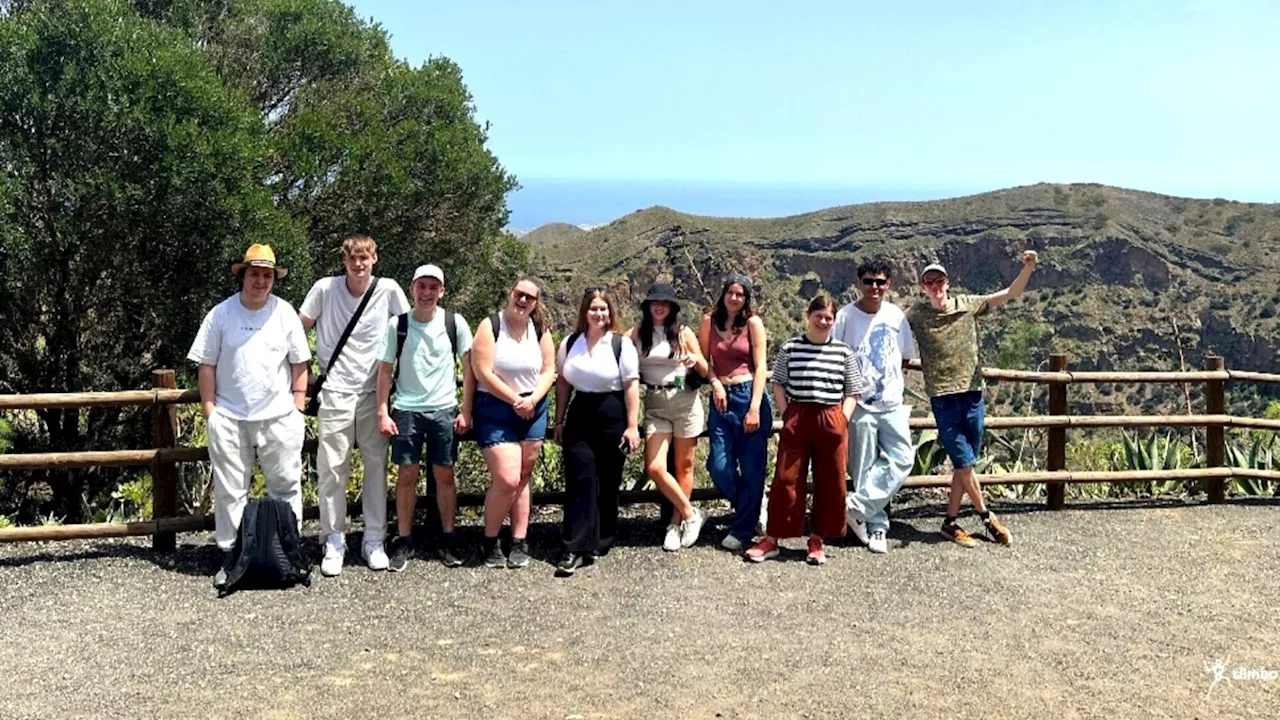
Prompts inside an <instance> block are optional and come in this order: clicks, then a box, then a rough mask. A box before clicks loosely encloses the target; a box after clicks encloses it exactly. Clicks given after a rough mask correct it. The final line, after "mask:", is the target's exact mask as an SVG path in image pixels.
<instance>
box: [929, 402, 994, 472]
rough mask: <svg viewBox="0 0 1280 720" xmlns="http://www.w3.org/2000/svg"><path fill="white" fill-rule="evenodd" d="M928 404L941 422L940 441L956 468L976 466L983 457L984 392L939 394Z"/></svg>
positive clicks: (939, 424)
mask: <svg viewBox="0 0 1280 720" xmlns="http://www.w3.org/2000/svg"><path fill="white" fill-rule="evenodd" d="M929 403H930V404H931V405H932V406H933V418H934V420H936V421H937V423H938V442H940V443H942V447H943V448H945V449H946V451H947V457H950V458H951V465H952V467H954V468H957V469H960V468H967V467H973V466H974V465H975V464H977V462H978V456H979V455H981V454H982V426H983V420H984V417H985V415H986V407H985V405H984V404H983V401H982V391H981V390H971V391H969V392H966V393H956V394H954V395H939V396H938V397H935V398H932V399H931V400H930V401H929Z"/></svg>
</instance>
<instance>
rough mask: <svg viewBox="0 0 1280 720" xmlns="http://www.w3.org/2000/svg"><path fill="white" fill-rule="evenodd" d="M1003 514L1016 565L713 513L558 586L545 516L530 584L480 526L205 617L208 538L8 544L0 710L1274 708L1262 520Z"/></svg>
mask: <svg viewBox="0 0 1280 720" xmlns="http://www.w3.org/2000/svg"><path fill="white" fill-rule="evenodd" d="M1003 510H1004V511H1005V512H1004V517H1005V519H1006V521H1007V524H1008V525H1009V527H1010V529H1011V530H1012V531H1013V533H1014V545H1013V546H1012V547H1008V548H1005V547H1000V546H996V545H994V544H991V543H988V542H983V543H980V544H979V546H978V547H977V548H974V549H964V548H961V547H959V546H956V545H954V544H950V543H946V542H943V541H942V539H941V538H939V537H938V535H937V534H936V530H937V527H938V524H939V522H940V515H939V514H938V511H939V508H937V507H935V506H916V507H901V508H897V509H896V510H895V525H894V528H893V530H892V531H891V533H890V535H891V541H890V545H891V550H890V553H889V554H888V555H885V556H875V555H872V554H870V553H869V552H867V551H866V549H865V548H860V547H855V546H854V545H852V544H849V543H845V544H836V545H835V546H833V547H832V549H831V550H830V557H831V559H830V562H829V563H828V564H827V565H826V566H824V567H820V568H815V567H810V566H808V565H806V564H805V563H804V562H803V553H802V552H801V551H800V549H799V548H800V547H801V545H800V544H799V543H791V545H792V547H793V548H794V550H793V551H792V552H791V553H789V554H786V555H784V558H783V560H782V561H773V562H768V563H765V564H763V565H759V566H757V565H749V564H746V563H744V562H742V561H741V560H740V559H739V558H738V557H736V556H735V555H732V554H730V553H728V552H726V551H723V550H721V549H720V548H719V547H718V544H717V543H718V541H719V539H720V537H721V536H722V535H723V533H724V529H725V523H726V521H727V518H726V517H725V516H724V515H723V514H720V515H718V516H717V517H715V520H714V522H713V524H712V525H711V526H709V527H708V529H707V530H706V531H705V533H704V536H703V539H702V541H701V543H700V544H699V545H698V546H696V547H694V548H691V549H689V550H684V551H681V552H678V553H664V552H662V551H661V550H660V549H659V547H658V544H659V542H660V537H659V533H658V530H659V527H658V523H657V521H656V519H655V518H654V517H653V516H652V515H646V514H645V511H643V510H642V511H640V513H639V514H638V515H637V516H635V517H632V518H631V519H630V520H628V521H627V523H626V524H625V527H624V531H625V532H624V536H625V537H626V538H627V540H626V542H627V544H626V545H624V546H620V547H618V548H616V549H615V550H614V551H613V552H612V553H611V554H610V555H609V556H607V557H605V558H602V559H601V561H600V562H599V563H598V564H597V565H596V566H594V567H590V568H587V569H584V570H582V571H580V572H579V575H578V576H577V577H575V578H572V579H558V578H555V577H553V573H552V569H551V566H550V565H549V564H548V563H549V562H550V561H551V559H552V558H553V556H554V553H555V550H556V540H557V532H558V527H557V525H556V520H557V516H554V515H553V516H550V517H547V518H545V522H541V523H538V524H537V525H536V526H535V529H534V532H533V533H532V536H531V540H532V542H533V546H534V547H533V550H534V554H535V555H536V556H537V559H538V562H536V563H535V564H534V565H532V566H531V567H529V568H526V569H524V570H491V569H487V568H484V567H482V566H481V565H480V556H479V549H478V544H479V537H480V535H479V530H478V528H475V527H474V526H469V527H467V528H465V529H464V532H463V539H464V540H465V541H467V542H468V543H469V544H470V553H471V554H470V557H469V559H468V560H469V562H468V565H467V566H466V567H463V568H459V569H456V570H448V569H446V568H444V567H442V566H441V565H440V564H438V563H437V562H433V561H431V560H429V559H426V558H423V559H420V560H416V561H415V562H414V563H412V564H411V565H410V566H409V568H408V570H406V571H405V572H403V573H399V574H386V573H374V572H371V571H369V570H368V569H366V568H364V567H363V566H362V565H360V564H359V563H358V562H356V561H355V560H352V559H349V560H348V563H347V568H346V570H345V572H344V573H343V574H342V576H341V577H339V578H337V579H328V578H323V577H320V576H319V573H318V570H317V573H316V577H315V581H314V583H313V584H312V586H311V587H310V588H298V589H295V590H289V591H271V592H269V591H259V592H242V593H237V594H234V595H232V596H230V597H228V598H225V599H221V600H220V599H217V597H216V595H215V593H214V591H213V590H212V588H211V586H210V584H209V576H210V575H211V574H212V572H213V570H214V569H215V566H216V562H217V557H216V551H214V550H213V549H212V548H211V547H210V546H209V544H208V543H209V538H208V537H207V536H204V535H191V536H184V537H181V538H180V540H179V544H180V547H179V550H178V552H177V553H176V554H174V555H157V554H153V553H152V552H151V551H150V550H149V549H148V547H149V545H148V541H147V540H146V539H135V540H128V541H113V542H108V541H98V542H71V543H58V544H42V545H36V544H21V545H7V546H0V668H3V669H4V672H3V673H2V674H0V717H3V718H375V717H376V718H477V717H478V718H558V719H567V718H583V719H584V720H585V719H586V718H869V719H876V720H879V719H881V718H895V717H921V718H1046V717H1052V718H1062V719H1071V718H1243V717H1257V718H1275V717H1280V680H1277V679H1268V678H1269V677H1272V676H1273V675H1275V674H1280V672H1276V671H1280V630H1278V629H1277V617H1278V612H1277V611H1280V573H1278V572H1277V571H1278V570H1280V529H1278V528H1280V504H1277V502H1276V501H1270V500H1269V501H1262V502H1234V503H1231V504H1227V505H1222V506H1205V505H1199V504H1191V503H1184V502H1180V501H1167V502H1151V503H1136V502H1129V503H1122V504H1117V505H1090V506H1080V505H1077V506H1075V507H1074V508H1073V509H1070V510H1067V511H1063V512H1048V511H1045V510H1042V509H1039V508H1036V507H1026V508H1022V507H1017V506H1014V507H1008V506H1006V507H1004V508H1003ZM968 522H969V524H970V526H971V527H972V528H973V529H974V530H976V529H977V523H976V520H975V519H974V518H969V520H968ZM357 540H358V539H357V538H354V537H353V538H352V539H351V544H352V545H353V546H355V543H356V542H357ZM313 547H314V546H313ZM1216 661H1221V663H1220V664H1219V665H1218V673H1216V674H1215V672H1214V663H1215V662H1216ZM1250 671H1252V674H1250ZM1268 671H1270V673H1271V674H1268ZM1215 677H1216V678H1218V680H1217V681H1216V682H1215Z"/></svg>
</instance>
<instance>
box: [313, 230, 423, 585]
mask: <svg viewBox="0 0 1280 720" xmlns="http://www.w3.org/2000/svg"><path fill="white" fill-rule="evenodd" d="M377 262H378V244H377V243H376V242H374V240H373V238H371V237H369V236H367V235H353V236H351V237H349V238H347V239H346V240H344V241H343V243H342V265H343V268H344V269H345V270H346V272H345V273H344V274H342V275H337V276H334V277H327V278H321V279H320V280H317V281H316V283H315V284H314V285H312V286H311V290H310V291H308V292H307V297H306V299H305V300H303V301H302V307H301V308H300V309H299V314H300V315H301V317H302V326H303V327H304V328H306V329H308V330H310V329H311V328H312V327H315V329H316V355H317V356H318V358H319V360H320V373H321V377H322V378H323V383H324V384H323V386H322V387H321V388H320V392H319V401H320V403H319V409H318V411H317V410H315V409H314V406H313V411H314V412H316V419H317V439H318V443H319V444H318V446H317V448H316V491H317V493H318V494H319V496H320V498H319V499H320V502H319V505H320V542H321V544H322V545H323V547H324V550H323V553H324V555H323V557H322V558H321V561H320V574H321V575H324V576H325V577H334V576H336V575H339V574H341V573H342V562H343V559H344V558H345V557H346V554H347V482H348V481H349V480H350V479H351V457H352V455H353V454H354V452H355V450H356V448H359V449H360V458H361V460H362V461H363V462H364V487H363V489H362V491H361V493H360V499H361V503H362V510H363V511H364V538H363V542H362V543H361V546H362V547H361V555H362V556H363V558H364V561H365V563H366V564H367V565H368V566H369V569H370V570H386V569H387V568H388V566H389V559H388V557H387V551H386V549H385V548H384V547H383V541H384V539H385V538H386V534H387V446H388V445H389V444H390V440H389V439H388V438H387V437H386V436H385V435H383V434H382V432H381V431H380V430H379V425H378V410H379V403H378V397H377V395H378V393H377V389H378V388H377V382H378V367H379V362H378V361H379V360H380V359H381V353H382V346H383V340H384V338H385V336H386V334H387V328H388V327H389V326H391V322H390V319H391V318H392V317H396V316H399V315H403V314H404V313H407V312H409V309H410V307H409V299H408V298H406V297H405V294H404V291H403V290H401V289H400V284H399V283H397V282H396V281H395V280H392V279H391V278H375V277H374V276H373V267H374V265H376V264H377ZM366 296H367V297H366ZM348 327H349V328H350V331H349V332H347V329H348ZM344 336H345V337H346V342H342V338H343V337H344ZM313 392H314V391H313Z"/></svg>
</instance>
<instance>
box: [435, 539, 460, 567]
mask: <svg viewBox="0 0 1280 720" xmlns="http://www.w3.org/2000/svg"><path fill="white" fill-rule="evenodd" d="M440 562H442V563H444V566H445V567H450V568H455V567H459V566H461V565H462V557H461V556H460V555H459V554H458V548H457V547H455V546H453V545H445V546H444V547H442V548H440Z"/></svg>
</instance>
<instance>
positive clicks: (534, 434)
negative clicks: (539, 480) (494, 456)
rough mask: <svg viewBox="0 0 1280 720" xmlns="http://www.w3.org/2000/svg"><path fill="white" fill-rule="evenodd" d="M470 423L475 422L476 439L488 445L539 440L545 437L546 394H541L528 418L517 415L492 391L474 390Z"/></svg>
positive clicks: (484, 446) (482, 445)
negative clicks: (531, 414)
mask: <svg viewBox="0 0 1280 720" xmlns="http://www.w3.org/2000/svg"><path fill="white" fill-rule="evenodd" d="M472 405H473V408H472V411H471V416H472V424H474V425H475V432H476V442H477V443H479V445H480V447H482V448H487V447H493V446H494V445H501V444H502V443H518V442H524V441H526V440H542V439H543V438H545V437H546V436H547V396H545V395H544V396H543V397H542V400H540V401H539V402H538V404H537V405H535V406H534V408H533V417H532V418H529V419H528V420H526V419H524V418H522V417H520V416H519V415H517V414H516V411H515V408H513V407H511V406H510V405H508V404H506V403H505V402H503V401H502V399H501V398H496V397H494V396H493V395H492V394H491V393H487V392H482V391H479V390H477V391H476V396H475V399H474V400H472Z"/></svg>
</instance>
